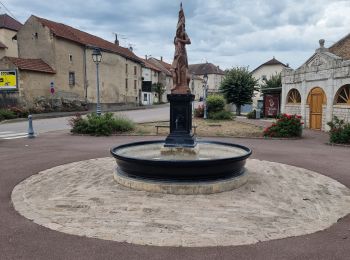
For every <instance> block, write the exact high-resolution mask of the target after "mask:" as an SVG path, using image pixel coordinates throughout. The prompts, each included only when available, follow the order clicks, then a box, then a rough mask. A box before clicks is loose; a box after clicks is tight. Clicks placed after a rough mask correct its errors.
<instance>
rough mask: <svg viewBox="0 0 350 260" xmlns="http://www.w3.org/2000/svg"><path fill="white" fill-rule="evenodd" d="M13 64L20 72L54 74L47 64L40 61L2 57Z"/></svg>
mask: <svg viewBox="0 0 350 260" xmlns="http://www.w3.org/2000/svg"><path fill="white" fill-rule="evenodd" d="M4 58H5V59H8V60H9V61H10V62H11V63H13V64H14V65H15V66H16V67H18V68H19V69H21V70H30V71H38V72H45V73H56V72H55V71H54V70H53V69H52V68H51V67H50V65H49V64H47V63H45V62H44V61H43V60H42V59H23V58H15V57H7V56H5V57H4Z"/></svg>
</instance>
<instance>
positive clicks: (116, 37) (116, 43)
mask: <svg viewBox="0 0 350 260" xmlns="http://www.w3.org/2000/svg"><path fill="white" fill-rule="evenodd" d="M114 43H115V45H117V46H119V40H118V34H115V40H114Z"/></svg>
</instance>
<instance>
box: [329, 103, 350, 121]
mask: <svg viewBox="0 0 350 260" xmlns="http://www.w3.org/2000/svg"><path fill="white" fill-rule="evenodd" d="M333 116H337V117H338V118H339V119H343V120H345V121H346V122H350V106H343V105H334V106H333Z"/></svg>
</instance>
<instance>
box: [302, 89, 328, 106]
mask: <svg viewBox="0 0 350 260" xmlns="http://www.w3.org/2000/svg"><path fill="white" fill-rule="evenodd" d="M312 94H320V95H322V96H323V99H322V105H326V104H327V96H326V93H325V92H324V90H323V89H322V88H320V87H314V88H312V89H311V90H310V91H309V94H308V95H307V100H306V104H308V105H310V102H311V95H312Z"/></svg>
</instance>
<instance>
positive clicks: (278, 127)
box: [264, 114, 304, 138]
mask: <svg viewBox="0 0 350 260" xmlns="http://www.w3.org/2000/svg"><path fill="white" fill-rule="evenodd" d="M303 124H304V123H303V122H301V116H299V115H288V114H282V115H280V116H279V118H278V119H277V121H276V122H275V123H273V124H272V125H271V126H269V127H267V128H266V129H265V130H264V136H265V137H284V138H289V137H301V134H302V130H303V127H302V126H303Z"/></svg>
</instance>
